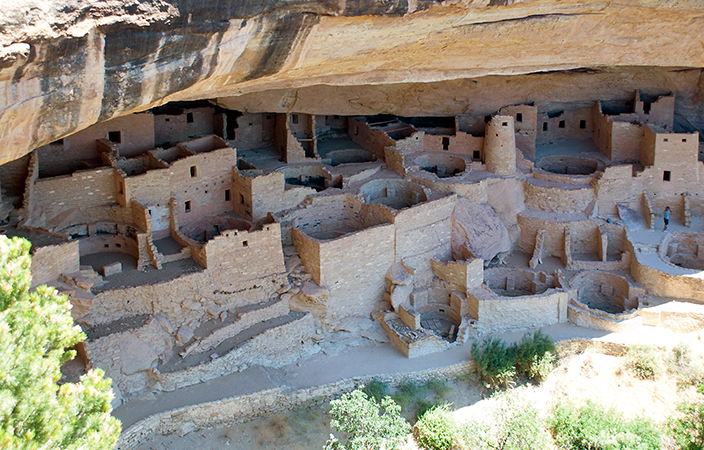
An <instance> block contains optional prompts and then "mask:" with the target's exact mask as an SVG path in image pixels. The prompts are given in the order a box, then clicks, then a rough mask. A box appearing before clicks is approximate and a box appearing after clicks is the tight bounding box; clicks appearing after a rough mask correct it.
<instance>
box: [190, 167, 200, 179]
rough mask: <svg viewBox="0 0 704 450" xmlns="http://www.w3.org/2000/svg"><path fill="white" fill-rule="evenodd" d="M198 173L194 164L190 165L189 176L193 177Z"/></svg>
mask: <svg viewBox="0 0 704 450" xmlns="http://www.w3.org/2000/svg"><path fill="white" fill-rule="evenodd" d="M197 175H198V170H197V169H196V166H191V178H195V177H196V176H197Z"/></svg>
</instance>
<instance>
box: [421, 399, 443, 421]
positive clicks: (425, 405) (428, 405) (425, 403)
mask: <svg viewBox="0 0 704 450" xmlns="http://www.w3.org/2000/svg"><path fill="white" fill-rule="evenodd" d="M438 406H441V405H440V404H439V402H438V401H436V400H426V399H421V400H418V401H417V402H416V408H415V413H416V421H417V420H418V419H419V418H421V417H422V416H423V414H425V413H426V412H428V411H430V410H431V409H433V408H437V407H438Z"/></svg>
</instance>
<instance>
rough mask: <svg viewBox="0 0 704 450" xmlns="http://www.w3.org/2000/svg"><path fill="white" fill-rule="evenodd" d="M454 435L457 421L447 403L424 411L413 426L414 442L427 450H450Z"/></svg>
mask: <svg viewBox="0 0 704 450" xmlns="http://www.w3.org/2000/svg"><path fill="white" fill-rule="evenodd" d="M456 435H457V423H456V422H455V419H454V417H452V414H451V413H450V411H449V409H448V406H447V405H443V406H435V407H433V408H431V409H429V410H428V411H426V412H425V414H423V415H422V416H421V418H420V420H418V422H417V423H416V425H415V427H414V428H413V437H414V438H415V439H416V442H417V443H418V445H419V446H420V447H421V448H424V449H427V450H450V449H451V448H452V443H453V441H454V439H455V436H456Z"/></svg>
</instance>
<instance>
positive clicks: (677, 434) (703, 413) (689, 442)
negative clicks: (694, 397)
mask: <svg viewBox="0 0 704 450" xmlns="http://www.w3.org/2000/svg"><path fill="white" fill-rule="evenodd" d="M677 410H678V411H679V415H678V416H677V417H674V418H671V419H670V420H669V422H668V428H669V431H670V435H671V436H672V437H673V439H674V440H675V443H676V444H677V447H678V448H680V449H681V450H701V449H704V404H702V403H686V402H685V403H681V404H680V405H679V406H678V407H677Z"/></svg>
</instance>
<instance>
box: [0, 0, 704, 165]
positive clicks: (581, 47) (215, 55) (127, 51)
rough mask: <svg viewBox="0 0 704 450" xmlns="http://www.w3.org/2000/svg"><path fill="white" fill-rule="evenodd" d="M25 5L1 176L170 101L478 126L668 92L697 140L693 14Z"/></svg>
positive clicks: (365, 0)
mask: <svg viewBox="0 0 704 450" xmlns="http://www.w3.org/2000/svg"><path fill="white" fill-rule="evenodd" d="M488 3H492V4H494V3H497V2H495V1H493V0H492V1H491V2H487V1H479V2H472V1H470V0H465V1H458V2H441V1H432V0H394V1H378V0H337V1H335V0H318V1H303V0H301V1H293V0H278V1H277V0H268V1H267V0H263V1H250V0H235V1H229V2H221V1H216V0H205V1H200V0H199V1H195V0H151V1H148V0H132V1H124V2H109V1H91V2H81V1H79V0H56V1H53V2H51V1H40V0H34V2H32V1H31V0H30V1H26V2H23V3H22V4H20V5H14V6H11V7H10V8H9V9H8V10H7V11H4V12H3V13H2V14H4V16H0V23H2V24H4V25H2V27H1V28H0V30H2V35H1V36H0V45H2V47H0V86H1V87H2V89H0V136H2V138H1V142H2V143H3V145H2V148H1V149H0V163H3V162H6V161H9V160H12V159H15V158H17V157H20V156H22V155H24V154H26V153H27V152H29V151H31V150H32V149H33V148H36V147H37V146H39V145H43V144H45V143H47V142H51V141H53V140H56V139H58V138H60V137H62V136H65V135H68V134H71V133H73V132H75V131H77V130H80V129H83V128H85V127H87V126H89V125H91V124H94V123H96V122H99V121H103V120H106V119H109V118H111V117H115V116H120V115H125V114H129V113H132V112H136V111H140V110H144V109H147V108H150V107H153V106H155V105H159V104H163V103H166V102H169V101H175V100H195V99H204V98H205V99H217V101H218V102H219V103H220V104H222V105H224V106H227V107H230V108H233V109H240V110H246V111H298V112H312V113H332V114H375V113H380V112H388V113H393V114H398V115H424V114H428V115H430V114H433V115H439V114H448V115H453V114H459V113H462V112H482V113H484V112H486V113H490V112H493V111H495V110H497V109H498V108H499V107H501V106H504V105H507V104H511V103H517V102H522V101H538V102H545V103H560V102H568V101H584V102H589V101H592V100H595V99H610V98H623V97H626V96H628V95H631V94H632V91H633V89H636V88H642V89H651V90H653V91H658V92H659V91H674V92H676V93H677V95H678V100H679V103H678V112H679V117H678V123H679V124H680V125H681V126H685V127H694V128H696V129H699V130H700V131H704V120H703V119H702V116H704V114H703V113H704V110H703V109H702V94H703V93H704V82H702V76H701V70H700V69H701V68H703V67H704V33H703V32H702V31H701V30H702V29H703V25H704V6H702V5H701V4H700V3H699V2H697V1H695V0H691V1H689V2H688V1H680V2H674V1H672V2H656V1H648V0H617V1H592V2H584V1H576V0H566V1H550V0H534V1H528V2H522V3H514V4H511V5H505V6H493V5H489V4H488Z"/></svg>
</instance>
